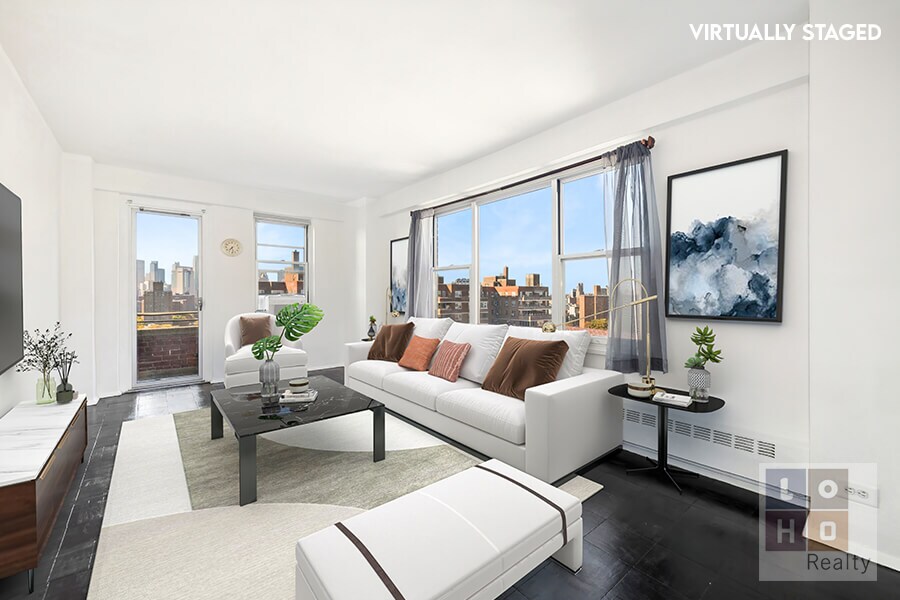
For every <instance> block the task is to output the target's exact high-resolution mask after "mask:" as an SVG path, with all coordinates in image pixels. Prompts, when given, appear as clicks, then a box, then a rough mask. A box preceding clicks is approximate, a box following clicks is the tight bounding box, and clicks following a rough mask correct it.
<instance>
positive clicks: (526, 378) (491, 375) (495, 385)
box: [481, 337, 569, 400]
mask: <svg viewBox="0 0 900 600" xmlns="http://www.w3.org/2000/svg"><path fill="white" fill-rule="evenodd" d="M568 351H569V345H568V344H567V343H566V342H565V341H563V340H556V341H544V340H523V339H522V338H514V337H511V338H507V340H506V343H504V344H503V347H502V348H501V349H500V354H498V355H497V359H496V360H495V361H494V364H493V365H492V366H491V370H490V371H488V374H487V377H485V378H484V383H483V384H481V388H482V389H485V390H488V391H489V392H497V393H498V394H503V395H504V396H511V397H513V398H518V399H519V400H524V399H525V390H527V389H528V388H530V387H534V386H536V385H542V384H544V383H550V382H551V381H556V375H557V373H559V368H560V367H562V363H563V359H564V358H565V357H566V352H568Z"/></svg>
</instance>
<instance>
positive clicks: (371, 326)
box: [369, 315, 376, 340]
mask: <svg viewBox="0 0 900 600" xmlns="http://www.w3.org/2000/svg"><path fill="white" fill-rule="evenodd" d="M375 323H376V320H375V315H369V339H370V340H374V339H375V333H376V331H375Z"/></svg>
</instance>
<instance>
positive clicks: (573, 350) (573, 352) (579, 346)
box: [504, 325, 591, 379]
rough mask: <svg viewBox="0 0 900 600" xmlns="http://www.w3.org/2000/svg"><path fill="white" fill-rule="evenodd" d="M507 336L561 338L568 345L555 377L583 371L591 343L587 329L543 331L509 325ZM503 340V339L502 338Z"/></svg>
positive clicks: (564, 376)
mask: <svg viewBox="0 0 900 600" xmlns="http://www.w3.org/2000/svg"><path fill="white" fill-rule="evenodd" d="M506 335H507V337H514V338H524V339H526V340H553V341H555V340H563V341H564V342H565V343H566V344H568V345H569V351H568V352H566V358H565V359H563V364H562V366H561V367H560V368H559V373H558V374H557V375H556V379H566V378H567V377H575V376H576V375H581V374H582V373H583V372H584V360H585V358H587V351H588V347H590V345H591V334H589V333H588V332H587V331H584V330H581V331H556V332H554V333H544V332H543V331H541V328H540V327H518V326H515V325H513V326H510V328H509V332H508V333H507V334H506ZM504 341H505V340H504Z"/></svg>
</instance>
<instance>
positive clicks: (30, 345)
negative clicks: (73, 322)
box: [16, 321, 78, 402]
mask: <svg viewBox="0 0 900 600" xmlns="http://www.w3.org/2000/svg"><path fill="white" fill-rule="evenodd" d="M70 337H72V334H71V333H65V332H64V331H63V330H62V327H60V324H59V322H58V321H57V323H56V325H54V327H53V329H50V328H47V329H44V330H40V329H35V330H34V333H31V332H28V331H25V333H24V335H23V339H24V348H25V356H24V358H23V359H22V360H21V362H19V364H18V365H16V371H18V372H19V373H25V372H27V371H37V372H38V373H40V374H41V382H40V385H41V387H40V388H39V392H40V393H41V396H43V397H45V398H51V400H50V401H51V402H52V401H53V400H52V398H54V394H55V392H56V389H55V385H54V381H53V375H52V374H53V371H54V370H58V367H59V365H60V359H61V358H63V359H64V360H65V361H66V363H67V366H66V367H65V369H64V371H62V372H60V377H62V376H63V372H64V373H65V381H66V383H68V379H69V372H70V370H71V368H72V364H73V363H74V362H76V360H77V358H78V357H77V356H76V355H75V353H74V352H71V351H69V350H68V349H67V348H66V342H67V341H68V340H69V338H70Z"/></svg>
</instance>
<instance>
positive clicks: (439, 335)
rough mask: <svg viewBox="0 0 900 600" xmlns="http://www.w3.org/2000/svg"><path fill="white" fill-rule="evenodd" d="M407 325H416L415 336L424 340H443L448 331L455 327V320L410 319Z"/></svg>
mask: <svg viewBox="0 0 900 600" xmlns="http://www.w3.org/2000/svg"><path fill="white" fill-rule="evenodd" d="M407 323H414V324H415V326H416V327H415V329H413V335H417V336H419V337H423V338H433V339H438V340H440V339H443V338H444V336H445V335H447V330H448V329H450V326H451V325H453V319H450V318H445V319H429V318H426V317H410V318H409V320H408V321H407Z"/></svg>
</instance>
